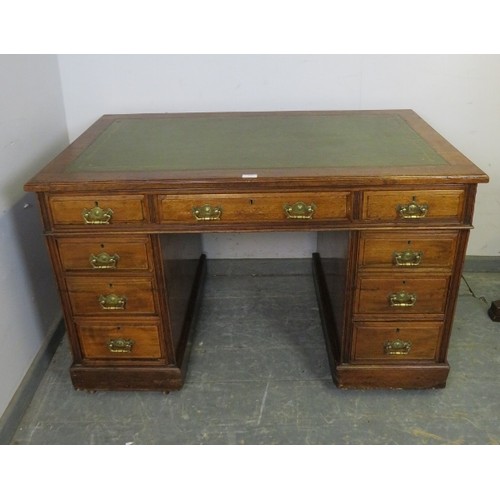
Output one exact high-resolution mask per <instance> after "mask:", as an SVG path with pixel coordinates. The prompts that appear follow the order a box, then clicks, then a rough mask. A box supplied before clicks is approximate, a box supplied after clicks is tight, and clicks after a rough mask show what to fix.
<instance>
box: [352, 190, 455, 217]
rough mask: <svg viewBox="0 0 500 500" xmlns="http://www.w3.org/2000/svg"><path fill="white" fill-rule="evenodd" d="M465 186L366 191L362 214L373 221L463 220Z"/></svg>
mask: <svg viewBox="0 0 500 500" xmlns="http://www.w3.org/2000/svg"><path fill="white" fill-rule="evenodd" d="M463 209H464V191H463V190H462V189H436V190H414V191H409V190H403V191H385V190H384V191H365V192H364V193H363V210H362V217H363V219H364V220H372V221H395V222H415V221H423V222H425V221H427V220H429V219H431V220H432V219H447V220H455V221H457V222H459V221H461V220H462V218H463V215H462V214H463Z"/></svg>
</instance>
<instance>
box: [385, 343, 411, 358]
mask: <svg viewBox="0 0 500 500" xmlns="http://www.w3.org/2000/svg"><path fill="white" fill-rule="evenodd" d="M410 350H411V342H409V341H408V340H400V339H396V340H387V341H386V342H384V353H385V354H389V355H391V356H402V355H403V356H404V355H406V354H409V352H410Z"/></svg>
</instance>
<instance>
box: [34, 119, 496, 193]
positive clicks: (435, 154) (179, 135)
mask: <svg viewBox="0 0 500 500" xmlns="http://www.w3.org/2000/svg"><path fill="white" fill-rule="evenodd" d="M374 175H375V176H380V175H381V176H386V177H390V178H397V177H399V178H403V177H405V178H408V177H414V178H420V177H428V176H431V177H432V176H439V177H449V176H461V177H466V178H468V182H485V181H486V180H487V177H486V175H485V174H484V173H483V172H481V170H479V169H478V168H477V167H476V166H475V165H473V164H472V163H471V162H470V161H469V160H468V159H467V158H466V157H464V156H463V155H462V154H461V153H460V152H459V151H457V150H456V149H455V148H454V147H453V146H451V144H449V143H448V142H447V141H446V140H445V139H443V138H442V137H441V136H440V135H439V134H437V133H436V132H435V131H434V130H433V129H432V128H431V127H430V126H429V125H427V124H426V123H425V122H424V121H423V120H422V119H421V118H419V117H418V116H417V115H416V114H415V113H414V112H412V111H410V110H397V111H338V112H273V113H210V114H208V113H207V114H194V113H193V114H146V115H105V116H103V117H102V118H101V119H99V120H98V121H97V122H96V123H95V124H94V125H93V126H92V127H91V128H90V129H89V130H87V132H85V133H84V134H83V135H82V136H80V137H79V138H78V139H77V140H76V141H75V142H74V143H73V144H71V145H70V146H69V147H68V148H67V149H66V150H65V151H63V153H61V155H59V156H58V157H57V158H56V159H55V160H54V161H52V162H51V163H50V164H49V165H48V166H47V167H46V168H45V169H43V170H42V171H41V172H40V173H39V174H38V175H37V176H35V177H34V178H33V179H32V180H31V181H30V182H29V183H28V184H27V185H26V186H25V187H26V189H28V190H33V191H37V190H47V189H48V184H49V183H50V184H51V185H52V186H55V185H57V184H58V183H64V184H66V185H67V184H68V183H70V184H71V183H72V182H75V183H81V182H83V181H84V182H95V183H97V184H99V182H104V183H108V184H109V182H113V181H116V182H118V183H120V182H122V183H123V182H127V181H128V182H132V181H138V180H142V181H143V182H152V183H158V182H160V181H180V180H184V181H185V182H196V181H203V180H205V181H208V180H209V179H219V180H221V179H222V180H224V179H225V180H226V181H227V180H231V181H234V180H237V179H238V180H242V181H247V182H248V181H251V180H256V179H259V178H261V179H262V178H276V179H277V178H289V179H301V178H302V179H316V180H319V179H321V178H326V177H328V178H331V177H338V178H339V179H342V178H343V179H344V180H347V179H348V178H351V177H357V178H359V177H363V176H374ZM461 180H463V179H461ZM466 181H467V180H466Z"/></svg>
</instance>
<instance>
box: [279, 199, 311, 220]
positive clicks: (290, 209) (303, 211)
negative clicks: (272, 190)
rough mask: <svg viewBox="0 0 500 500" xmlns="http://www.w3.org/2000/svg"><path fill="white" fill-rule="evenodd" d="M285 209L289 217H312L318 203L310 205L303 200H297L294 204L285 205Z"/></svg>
mask: <svg viewBox="0 0 500 500" xmlns="http://www.w3.org/2000/svg"><path fill="white" fill-rule="evenodd" d="M283 210H284V212H285V216H286V218H287V219H312V217H313V215H314V212H315V211H316V205H315V204H314V203H311V204H310V205H308V204H307V203H304V202H303V201H297V202H296V203H294V204H292V205H289V204H288V203H287V204H285V205H283Z"/></svg>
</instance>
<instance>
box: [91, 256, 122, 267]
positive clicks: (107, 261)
mask: <svg viewBox="0 0 500 500" xmlns="http://www.w3.org/2000/svg"><path fill="white" fill-rule="evenodd" d="M119 260H120V256H119V255H118V254H116V253H115V254H114V255H109V253H107V252H101V253H99V254H97V255H94V254H90V257H89V262H90V265H91V266H92V268H93V269H115V268H116V264H118V261H119Z"/></svg>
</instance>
